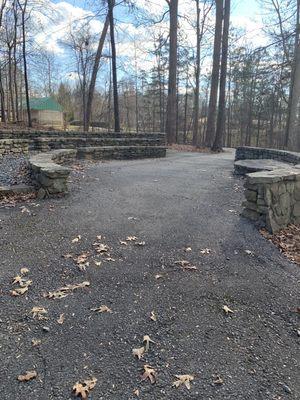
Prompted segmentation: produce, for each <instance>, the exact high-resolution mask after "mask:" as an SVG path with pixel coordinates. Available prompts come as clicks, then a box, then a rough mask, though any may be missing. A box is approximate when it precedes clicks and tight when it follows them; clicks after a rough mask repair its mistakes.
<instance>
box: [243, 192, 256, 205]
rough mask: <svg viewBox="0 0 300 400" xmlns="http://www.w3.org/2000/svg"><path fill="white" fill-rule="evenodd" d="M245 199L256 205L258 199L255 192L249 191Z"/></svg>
mask: <svg viewBox="0 0 300 400" xmlns="http://www.w3.org/2000/svg"><path fill="white" fill-rule="evenodd" d="M245 197H246V199H247V200H248V201H251V202H253V203H255V202H256V199H257V192H256V191H254V190H250V189H247V190H246V191H245Z"/></svg>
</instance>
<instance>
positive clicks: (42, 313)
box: [30, 306, 48, 320]
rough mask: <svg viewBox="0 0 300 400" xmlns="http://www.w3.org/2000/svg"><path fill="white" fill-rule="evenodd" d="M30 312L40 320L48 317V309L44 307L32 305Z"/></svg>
mask: <svg viewBox="0 0 300 400" xmlns="http://www.w3.org/2000/svg"><path fill="white" fill-rule="evenodd" d="M30 312H31V313H32V317H33V318H37V319H39V320H43V319H47V317H46V314H47V313H48V311H47V310H46V309H45V308H44V307H38V306H37V307H32V310H31V311H30Z"/></svg>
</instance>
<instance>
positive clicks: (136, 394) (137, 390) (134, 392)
mask: <svg viewBox="0 0 300 400" xmlns="http://www.w3.org/2000/svg"><path fill="white" fill-rule="evenodd" d="M133 394H134V395H135V396H136V397H139V395H140V391H139V389H135V390H134V391H133Z"/></svg>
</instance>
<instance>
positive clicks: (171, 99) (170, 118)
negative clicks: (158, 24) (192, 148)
mask: <svg viewBox="0 0 300 400" xmlns="http://www.w3.org/2000/svg"><path fill="white" fill-rule="evenodd" d="M168 4H169V8H170V54H169V81H168V102H167V120H166V133H167V140H168V143H169V144H172V143H174V142H175V139H176V125H177V124H176V122H177V117H176V114H177V113H176V111H177V110H176V109H177V104H176V103H177V98H176V91H177V85H176V83H177V24H178V0H169V1H168Z"/></svg>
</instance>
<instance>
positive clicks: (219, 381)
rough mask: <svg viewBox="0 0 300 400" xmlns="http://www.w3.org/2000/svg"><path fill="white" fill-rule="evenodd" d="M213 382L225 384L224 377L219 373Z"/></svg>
mask: <svg viewBox="0 0 300 400" xmlns="http://www.w3.org/2000/svg"><path fill="white" fill-rule="evenodd" d="M213 382H214V384H215V385H223V384H224V381H223V379H222V378H221V377H220V376H219V375H217V376H215V377H214V381H213Z"/></svg>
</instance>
